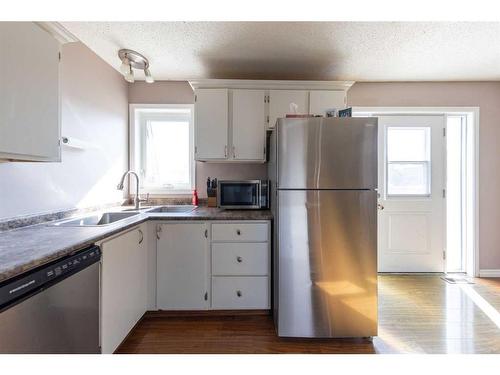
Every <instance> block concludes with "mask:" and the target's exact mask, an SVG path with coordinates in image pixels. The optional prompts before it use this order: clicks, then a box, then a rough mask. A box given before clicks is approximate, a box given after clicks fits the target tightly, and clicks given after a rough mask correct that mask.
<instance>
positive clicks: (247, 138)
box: [231, 90, 266, 161]
mask: <svg viewBox="0 0 500 375" xmlns="http://www.w3.org/2000/svg"><path fill="white" fill-rule="evenodd" d="M232 94H233V106H232V109H233V118H232V120H233V121H232V124H233V128H232V129H233V146H232V150H231V154H232V157H233V159H235V160H256V161H263V160H264V159H265V146H266V123H265V101H264V97H265V92H264V90H233V92H232Z"/></svg>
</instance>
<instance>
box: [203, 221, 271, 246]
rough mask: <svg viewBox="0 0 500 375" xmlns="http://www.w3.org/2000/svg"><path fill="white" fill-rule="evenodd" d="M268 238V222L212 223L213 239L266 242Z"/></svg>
mask: <svg viewBox="0 0 500 375" xmlns="http://www.w3.org/2000/svg"><path fill="white" fill-rule="evenodd" d="M267 240H268V226H267V224H266V223H224V224H212V241H241V242H253V241H254V242H265V241H267Z"/></svg>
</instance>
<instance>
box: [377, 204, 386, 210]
mask: <svg viewBox="0 0 500 375" xmlns="http://www.w3.org/2000/svg"><path fill="white" fill-rule="evenodd" d="M377 207H378V209H379V210H381V211H382V210H383V209H384V208H385V207H384V206H383V205H381V204H380V203H379V204H377Z"/></svg>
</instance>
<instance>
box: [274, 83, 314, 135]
mask: <svg viewBox="0 0 500 375" xmlns="http://www.w3.org/2000/svg"><path fill="white" fill-rule="evenodd" d="M292 103H294V104H296V105H297V106H298V108H297V113H299V114H308V113H309V91H305V90H269V127H270V128H274V127H275V125H276V120H277V119H279V118H281V117H285V115H286V114H287V113H292V111H291V109H290V105H291V104H292Z"/></svg>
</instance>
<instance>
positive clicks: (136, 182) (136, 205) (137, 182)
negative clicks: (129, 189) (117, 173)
mask: <svg viewBox="0 0 500 375" xmlns="http://www.w3.org/2000/svg"><path fill="white" fill-rule="evenodd" d="M129 174H132V175H134V176H135V198H134V205H135V209H136V210H139V206H140V204H141V200H140V199H139V176H138V175H137V173H135V172H134V171H127V172H125V173H124V174H123V176H122V179H121V180H120V183H119V184H118V186H117V187H116V188H117V189H118V190H123V183H124V182H125V177H127V175H129Z"/></svg>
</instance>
